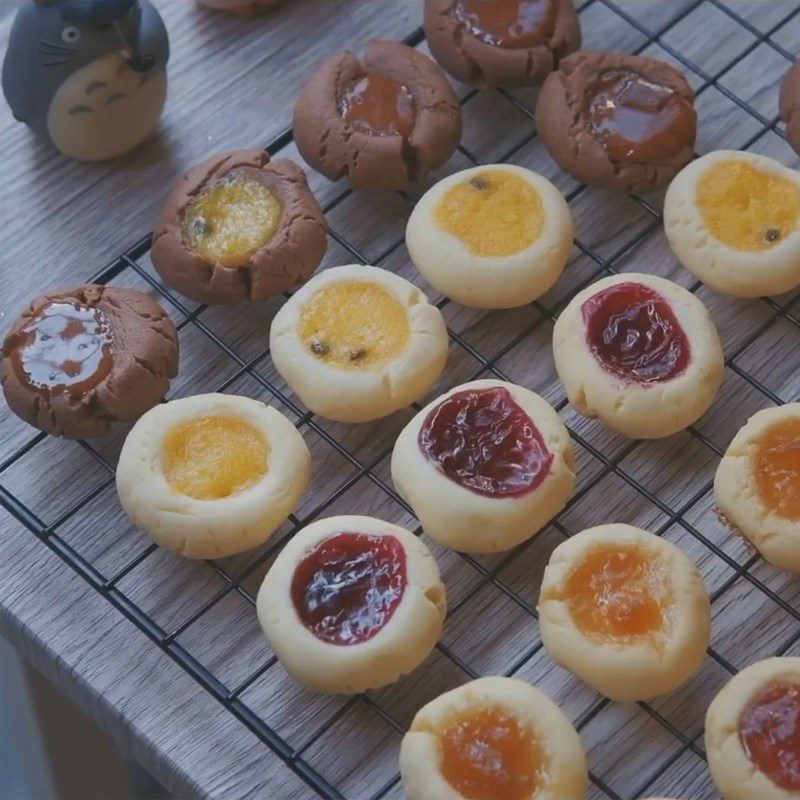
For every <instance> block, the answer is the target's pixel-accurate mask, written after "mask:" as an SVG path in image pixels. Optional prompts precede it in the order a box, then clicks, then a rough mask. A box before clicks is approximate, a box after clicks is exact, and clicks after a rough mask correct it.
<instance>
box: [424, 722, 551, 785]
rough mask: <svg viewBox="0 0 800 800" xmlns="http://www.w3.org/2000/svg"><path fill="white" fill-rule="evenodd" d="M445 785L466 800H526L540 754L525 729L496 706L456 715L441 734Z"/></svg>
mask: <svg viewBox="0 0 800 800" xmlns="http://www.w3.org/2000/svg"><path fill="white" fill-rule="evenodd" d="M439 743H440V747H441V759H442V760H441V770H442V775H443V776H444V778H445V780H446V781H447V782H448V783H449V784H450V785H451V786H452V787H453V788H454V789H455V790H456V791H457V792H458V793H459V794H460V795H462V796H463V797H466V798H469V800H498V798H503V800H531V798H532V797H533V795H534V793H535V792H536V791H537V790H538V789H539V787H540V786H541V783H542V778H543V773H544V753H543V750H542V746H541V744H540V743H539V741H538V740H537V738H536V737H535V736H534V734H533V732H532V731H531V730H530V729H529V728H528V726H527V725H524V724H522V723H521V722H520V721H519V719H517V717H515V716H514V715H513V714H511V713H510V712H508V711H506V710H505V709H503V708H500V707H498V706H490V707H489V708H484V709H480V710H476V711H470V712H467V713H466V714H462V715H459V716H458V717H456V718H455V719H454V720H452V721H451V722H450V723H449V724H448V725H447V726H446V727H445V728H444V729H443V730H442V731H441V732H440V733H439Z"/></svg>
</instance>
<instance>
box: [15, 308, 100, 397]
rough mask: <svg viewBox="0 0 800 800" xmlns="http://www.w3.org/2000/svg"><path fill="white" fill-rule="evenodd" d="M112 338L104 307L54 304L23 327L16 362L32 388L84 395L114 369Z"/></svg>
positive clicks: (22, 375)
mask: <svg viewBox="0 0 800 800" xmlns="http://www.w3.org/2000/svg"><path fill="white" fill-rule="evenodd" d="M112 342H113V336H112V334H111V327H110V326H109V324H108V320H107V319H106V316H105V314H103V312H102V311H101V310H100V309H99V308H88V307H86V306H82V305H79V304H77V303H70V302H67V303H50V304H49V305H48V306H45V307H44V308H43V309H42V310H41V311H40V312H39V315H38V316H37V317H36V318H35V319H34V320H33V321H32V322H30V323H28V325H26V326H25V327H24V328H23V329H22V331H21V344H20V346H19V347H17V348H15V349H14V350H12V351H11V362H12V364H13V366H14V370H15V372H16V373H17V376H18V377H19V379H20V380H21V381H22V382H23V383H25V384H27V385H28V386H30V387H31V388H32V389H37V390H44V391H49V392H69V393H70V394H73V395H78V394H81V393H82V392H85V391H88V390H89V389H93V388H94V387H95V386H97V385H98V384H99V383H101V382H102V381H103V380H104V379H105V378H106V377H107V376H108V374H109V373H110V372H111V368H112V366H113V364H114V356H113V347H112Z"/></svg>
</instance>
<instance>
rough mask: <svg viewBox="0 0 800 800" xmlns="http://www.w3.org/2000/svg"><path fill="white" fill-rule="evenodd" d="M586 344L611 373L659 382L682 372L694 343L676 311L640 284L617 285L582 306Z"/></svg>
mask: <svg viewBox="0 0 800 800" xmlns="http://www.w3.org/2000/svg"><path fill="white" fill-rule="evenodd" d="M581 312H582V315H583V320H584V324H585V325H586V343H587V345H588V346H589V349H590V350H591V351H592V353H593V355H594V357H595V358H596V359H597V361H598V363H599V364H600V365H601V366H602V367H603V369H605V370H606V371H607V372H610V373H611V374H612V375H615V376H616V377H618V378H621V379H623V380H626V381H636V382H637V383H643V384H647V383H658V382H661V381H666V380H670V379H671V378H675V377H677V376H678V375H680V374H681V373H683V372H684V370H685V369H686V367H687V366H688V364H689V357H690V346H689V339H688V337H687V336H686V333H685V331H684V330H683V327H682V326H681V324H680V322H678V318H677V317H676V316H675V312H674V311H673V310H672V307H671V306H670V304H669V303H668V302H667V300H666V299H665V298H664V297H662V296H661V295H660V294H658V292H656V291H654V290H653V289H651V288H650V287H649V286H645V285H644V284H642V283H633V282H630V283H618V284H616V285H615V286H610V287H609V288H608V289H604V290H603V291H601V292H598V293H597V294H596V295H594V296H592V297H590V298H589V299H588V300H587V301H586V302H585V303H584V304H583V306H581Z"/></svg>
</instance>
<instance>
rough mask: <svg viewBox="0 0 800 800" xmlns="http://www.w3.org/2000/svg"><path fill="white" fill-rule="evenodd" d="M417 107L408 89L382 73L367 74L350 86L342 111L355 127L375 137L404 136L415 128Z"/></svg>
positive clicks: (346, 89)
mask: <svg viewBox="0 0 800 800" xmlns="http://www.w3.org/2000/svg"><path fill="white" fill-rule="evenodd" d="M416 109H417V106H416V103H415V102H414V98H413V96H412V95H411V92H409V90H408V88H407V87H406V86H404V85H403V84H402V83H399V82H398V81H396V80H394V79H392V78H387V77H385V76H383V75H375V74H373V75H366V76H365V77H363V78H359V79H358V80H356V81H353V82H352V83H350V84H349V85H347V86H346V87H345V88H344V90H343V91H342V94H341V97H340V98H339V113H340V114H341V115H342V117H343V118H344V119H345V120H347V121H348V122H349V123H350V124H351V125H352V126H353V127H354V128H355V129H356V130H359V131H361V132H362V133H369V134H371V135H372V136H395V135H399V136H402V137H403V138H404V139H408V138H409V137H410V136H411V132H412V131H413V130H414V122H415V119H416V114H417V110H416Z"/></svg>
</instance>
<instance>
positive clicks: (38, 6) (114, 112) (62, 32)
mask: <svg viewBox="0 0 800 800" xmlns="http://www.w3.org/2000/svg"><path fill="white" fill-rule="evenodd" d="M168 57H169V40H168V39H167V31H166V28H165V27H164V22H163V20H162V19H161V16H160V15H159V13H158V11H156V9H155V8H154V6H153V5H152V4H151V3H150V2H149V0H26V2H25V5H23V6H22V7H21V8H20V9H19V11H18V12H17V16H16V18H15V20H14V24H13V25H12V27H11V34H10V37H9V43H8V51H7V52H6V57H5V61H4V62H3V93H4V94H5V96H6V100H7V101H8V104H9V106H11V111H12V113H13V114H14V116H15V117H16V119H18V120H20V121H21V122H24V123H25V124H26V125H28V126H29V127H30V128H31V129H32V130H33V131H34V132H35V133H37V134H39V135H40V136H44V137H46V138H48V139H50V141H52V143H53V144H54V145H55V146H56V147H57V148H58V149H59V150H60V151H61V152H62V153H64V154H65V155H67V156H70V157H71V158H75V159H78V160H80V161H101V160H103V159H107V158H114V157H115V156H118V155H121V154H122V153H125V152H127V151H128V150H131V149H132V148H134V147H136V145H138V144H139V143H140V142H142V141H144V139H146V138H147V137H148V136H149V135H150V134H151V133H152V132H153V130H154V129H155V127H156V125H157V124H158V120H159V118H160V117H161V111H162V110H163V108H164V101H165V99H166V94H167V73H166V66H167V59H168Z"/></svg>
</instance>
